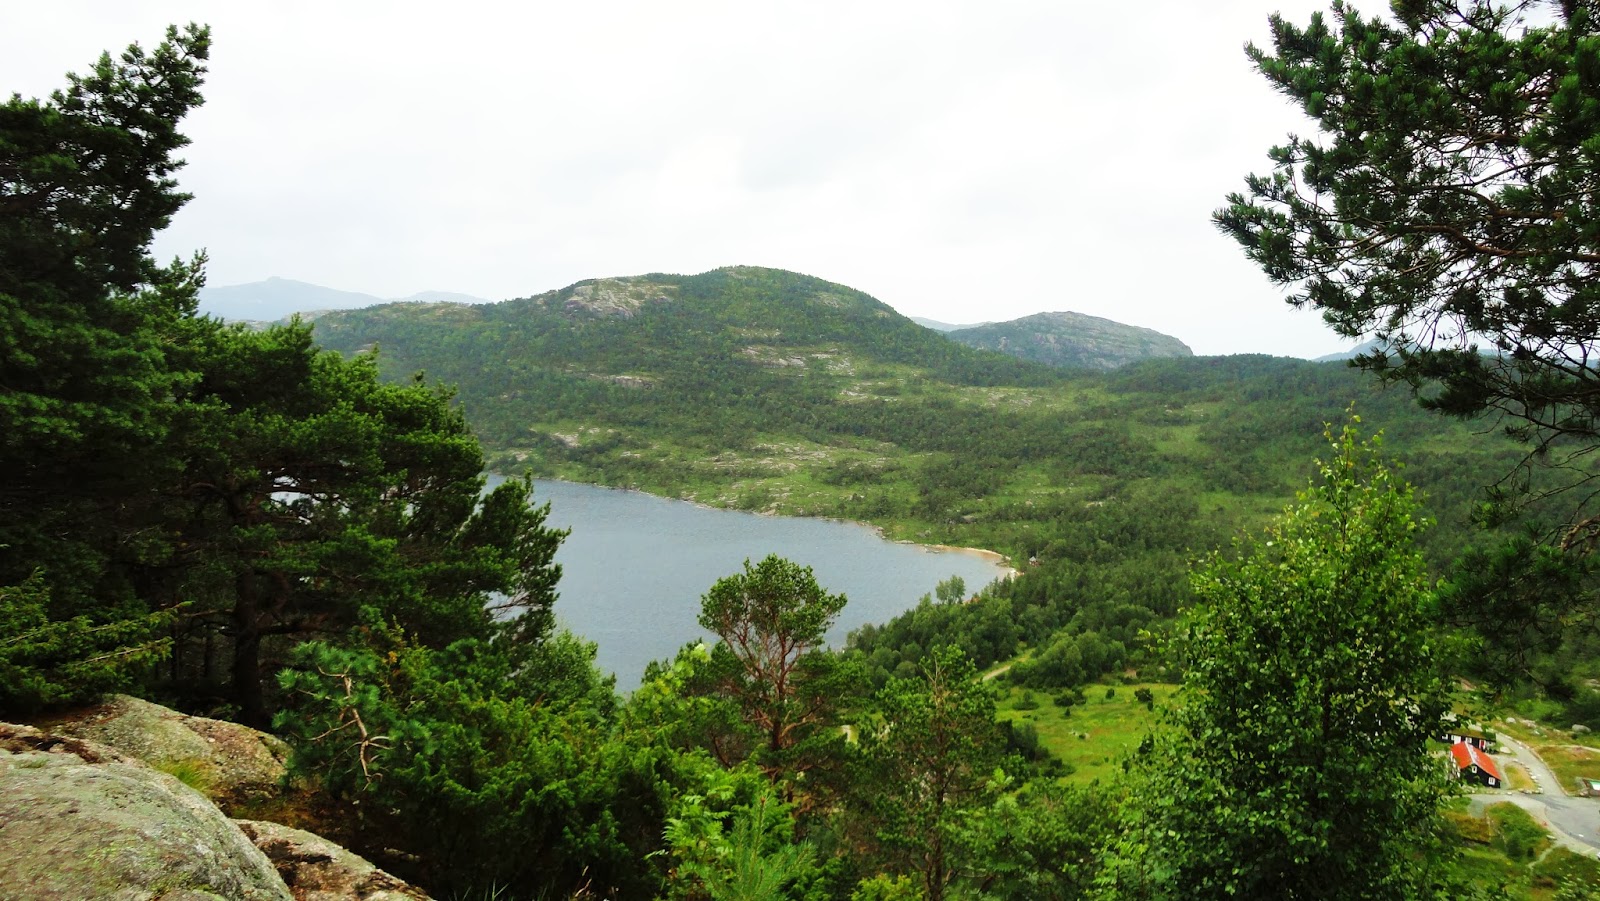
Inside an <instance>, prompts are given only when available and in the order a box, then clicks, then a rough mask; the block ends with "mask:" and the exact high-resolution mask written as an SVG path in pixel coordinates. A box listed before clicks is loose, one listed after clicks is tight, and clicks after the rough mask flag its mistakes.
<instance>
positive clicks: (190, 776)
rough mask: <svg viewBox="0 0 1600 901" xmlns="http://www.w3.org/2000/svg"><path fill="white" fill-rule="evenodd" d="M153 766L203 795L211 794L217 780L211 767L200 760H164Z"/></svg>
mask: <svg viewBox="0 0 1600 901" xmlns="http://www.w3.org/2000/svg"><path fill="white" fill-rule="evenodd" d="M151 766H153V767H154V768H155V769H158V770H160V771H161V772H163V773H166V774H167V775H168V776H171V777H172V778H174V779H176V780H178V781H179V782H182V783H183V784H184V785H187V786H189V787H190V788H192V789H194V790H195V791H197V792H199V793H200V794H202V795H209V794H210V793H211V787H212V785H213V784H215V781H216V780H215V777H214V776H213V774H212V771H211V768H210V767H209V766H207V765H206V764H205V763H203V762H201V761H198V760H163V761H160V762H157V763H154V764H151Z"/></svg>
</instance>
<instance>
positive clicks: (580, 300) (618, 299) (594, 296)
mask: <svg viewBox="0 0 1600 901" xmlns="http://www.w3.org/2000/svg"><path fill="white" fill-rule="evenodd" d="M676 290H677V289H676V288H675V287H674V286H672V285H662V284H658V283H656V282H653V281H651V280H650V279H649V278H648V277H646V276H641V277H637V278H601V279H595V280H594V281H588V282H579V283H578V284H576V285H572V286H571V287H568V288H564V289H562V290H560V291H551V292H549V293H547V294H540V295H539V296H538V297H535V298H533V300H534V301H536V302H538V303H540V304H542V305H543V306H544V307H545V308H546V309H552V310H553V309H560V310H563V311H565V312H566V313H568V314H569V315H574V316H597V317H600V318H617V319H632V318H633V317H634V314H636V313H638V312H639V309H640V308H641V307H643V306H645V305H646V304H653V303H666V302H668V301H669V300H670V299H671V297H670V295H671V294H672V293H673V292H674V291H676Z"/></svg>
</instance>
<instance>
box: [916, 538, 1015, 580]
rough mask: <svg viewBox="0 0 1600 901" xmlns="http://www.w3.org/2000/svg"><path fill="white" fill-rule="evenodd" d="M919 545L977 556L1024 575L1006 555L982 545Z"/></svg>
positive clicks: (1011, 571) (1009, 572) (1013, 573)
mask: <svg viewBox="0 0 1600 901" xmlns="http://www.w3.org/2000/svg"><path fill="white" fill-rule="evenodd" d="M918 546H919V547H925V548H927V549H928V550H930V551H943V552H945V553H950V554H966V555H967V556H969V557H977V558H979V559H980V560H986V561H988V562H990V563H993V564H994V565H995V566H998V567H1001V568H1002V569H1004V570H1005V571H1006V573H1007V575H1009V576H1020V575H1022V571H1021V570H1017V569H1013V568H1012V567H1011V566H1010V565H1009V563H1010V561H1009V560H1007V559H1006V555H1005V554H1002V553H1000V552H999V551H990V550H985V549H983V548H981V547H956V546H955V545H951V544H923V545H918Z"/></svg>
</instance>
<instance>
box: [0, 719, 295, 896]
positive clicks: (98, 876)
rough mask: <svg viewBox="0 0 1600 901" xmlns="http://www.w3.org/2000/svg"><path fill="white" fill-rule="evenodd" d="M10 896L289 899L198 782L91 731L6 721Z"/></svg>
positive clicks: (0, 819) (1, 818)
mask: <svg viewBox="0 0 1600 901" xmlns="http://www.w3.org/2000/svg"><path fill="white" fill-rule="evenodd" d="M0 894H3V895H4V897H5V898H6V899H7V901H79V899H85V898H95V899H110V901H200V899H207V901H212V899H237V901H291V899H292V896H291V895H290V894H289V891H288V889H287V888H286V887H285V885H284V883H283V880H282V879H281V878H280V877H279V875H278V872H277V870H276V869H275V868H274V867H273V865H272V863H271V862H270V861H269V860H267V857H266V855H264V854H262V853H261V851H260V850H258V849H257V848H256V846H255V845H253V844H251V842H250V840H249V839H247V838H246V837H245V835H244V833H243V832H241V831H240V830H239V827H238V826H236V825H234V824H233V822H232V821H231V820H229V819H228V818H227V817H225V816H223V814H222V812H221V811H220V810H218V809H217V808H216V806H215V805H214V804H212V803H211V802H210V801H208V800H206V798H205V797H204V796H202V795H201V794H200V793H199V792H196V791H195V790H194V789H191V788H189V787H188V786H186V785H184V784H183V783H181V782H179V781H178V780H177V779H174V778H173V777H171V776H168V775H166V774H165V773H161V772H158V771H156V770H153V769H151V768H149V767H147V766H144V765H143V764H141V763H139V762H138V761H136V760H133V759H131V758H129V757H126V756H124V755H122V754H120V753H118V752H117V751H116V750H114V749H112V748H109V747H106V746H104V745H101V744H98V743H96V742H92V741H85V740H82V739H74V738H71V737H65V736H60V735H52V734H48V733H44V732H40V731H39V730H37V729H33V728H30V727H27V726H14V725H10V724H6V723H0Z"/></svg>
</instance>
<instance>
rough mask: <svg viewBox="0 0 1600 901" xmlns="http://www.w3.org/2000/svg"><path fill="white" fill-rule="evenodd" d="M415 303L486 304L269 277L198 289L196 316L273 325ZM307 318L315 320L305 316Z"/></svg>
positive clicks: (437, 294) (438, 294)
mask: <svg viewBox="0 0 1600 901" xmlns="http://www.w3.org/2000/svg"><path fill="white" fill-rule="evenodd" d="M402 301H419V302H433V303H440V302H445V303H488V302H489V301H487V300H484V299H483V298H481V297H473V296H472V295H470V294H456V293H452V292H449V291H421V292H418V293H416V294H413V295H411V296H410V297H397V298H388V299H385V298H382V297H375V296H373V295H371V294H361V293H359V292H356V291H339V290H336V289H334V288H324V287H322V286H321V285H313V284H310V283H308V282H297V281H295V280H293V279H287V278H278V277H277V276H273V277H271V278H269V279H267V280H266V281H264V282H250V283H249V284H244V285H228V286H226V287H220V288H210V287H207V288H201V289H200V312H202V313H205V314H207V315H210V316H215V317H217V318H219V319H231V320H235V321H241V322H276V321H277V320H279V319H287V318H289V317H290V316H292V315H294V314H295V313H301V314H317V313H321V312H325V311H327V310H354V309H360V308H361V307H370V306H375V305H377V304H381V303H395V302H402ZM307 318H316V317H315V315H308V316H307Z"/></svg>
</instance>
